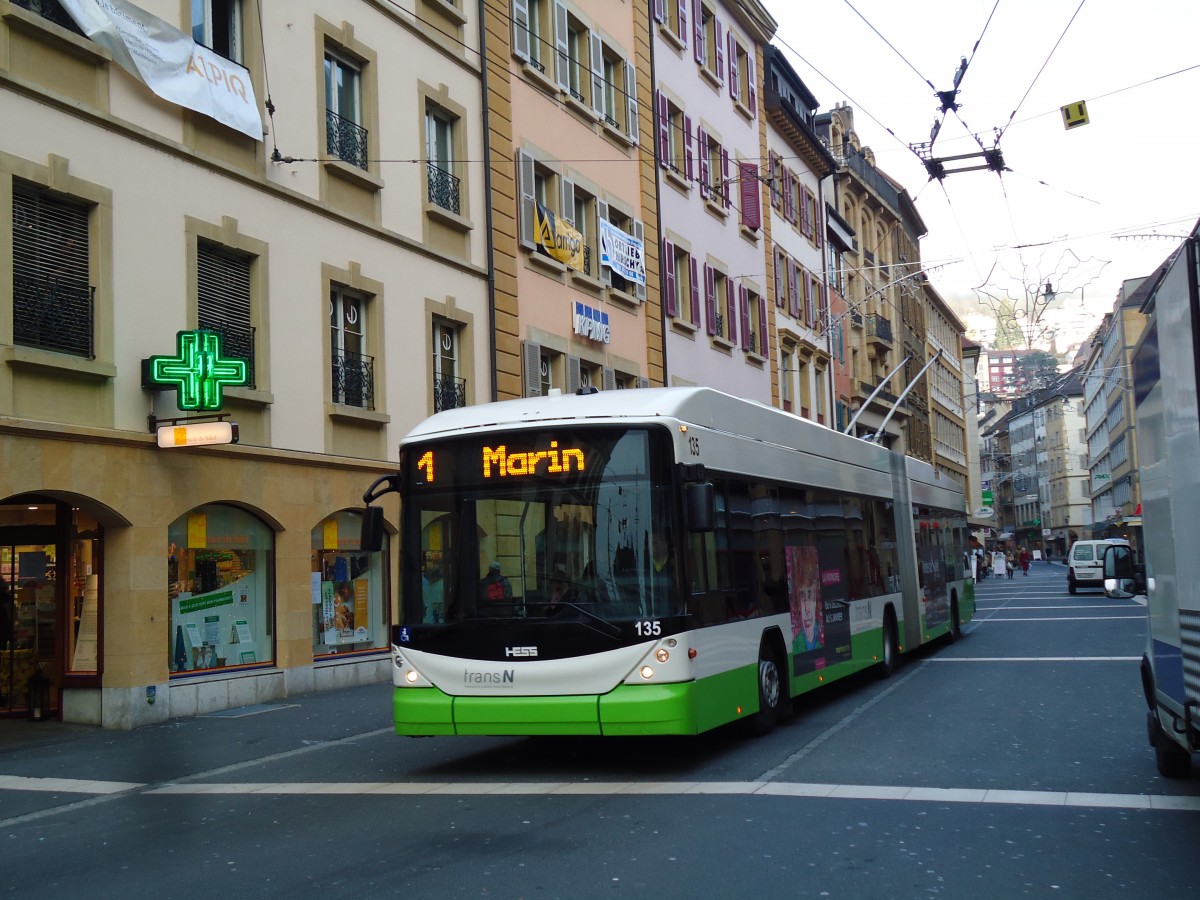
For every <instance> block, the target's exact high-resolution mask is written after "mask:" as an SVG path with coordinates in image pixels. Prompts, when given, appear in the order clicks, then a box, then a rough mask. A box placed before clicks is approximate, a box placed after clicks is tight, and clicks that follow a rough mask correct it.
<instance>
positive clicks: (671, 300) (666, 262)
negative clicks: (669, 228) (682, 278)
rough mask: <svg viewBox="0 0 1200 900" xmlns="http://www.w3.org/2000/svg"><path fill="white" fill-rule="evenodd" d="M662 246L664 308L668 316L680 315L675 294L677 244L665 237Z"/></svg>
mask: <svg viewBox="0 0 1200 900" xmlns="http://www.w3.org/2000/svg"><path fill="white" fill-rule="evenodd" d="M662 247H663V251H662V254H663V255H662V271H663V286H662V300H663V308H664V310H665V311H666V314H667V315H668V316H672V317H674V316H677V315H679V304H678V303H677V302H676V296H675V245H674V244H672V243H671V242H670V241H668V240H666V239H665V238H664V239H663V242H662Z"/></svg>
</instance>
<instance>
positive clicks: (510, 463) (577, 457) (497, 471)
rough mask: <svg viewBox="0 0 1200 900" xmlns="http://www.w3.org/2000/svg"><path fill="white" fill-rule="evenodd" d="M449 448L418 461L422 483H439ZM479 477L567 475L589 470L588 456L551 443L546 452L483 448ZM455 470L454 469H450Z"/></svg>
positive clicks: (504, 446) (499, 446)
mask: <svg viewBox="0 0 1200 900" xmlns="http://www.w3.org/2000/svg"><path fill="white" fill-rule="evenodd" d="M451 452H452V451H450V450H449V449H443V450H426V451H425V452H424V453H423V454H422V455H421V457H420V458H419V459H418V460H417V471H418V472H419V473H421V475H422V476H423V478H422V479H421V482H420V483H421V484H424V485H433V484H437V483H438V480H437V479H438V473H439V472H441V471H445V467H446V466H447V465H449V463H448V461H447V459H446V457H448V456H449V455H450V454H451ZM478 453H479V467H478V469H477V472H478V476H479V477H480V478H481V479H482V480H483V481H492V480H493V479H497V478H528V477H531V476H541V475H565V474H571V473H579V472H583V471H585V470H586V469H587V454H586V452H585V451H584V450H583V448H581V447H559V445H558V441H551V442H550V446H549V448H548V449H545V450H513V449H510V448H509V446H508V445H507V444H496V445H494V446H492V445H484V446H483V447H482V448H480V449H479V451H478ZM451 470H452V467H451Z"/></svg>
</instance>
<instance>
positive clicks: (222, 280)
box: [60, 238, 255, 387]
mask: <svg viewBox="0 0 1200 900" xmlns="http://www.w3.org/2000/svg"><path fill="white" fill-rule="evenodd" d="M60 240H61V238H60ZM196 324H197V326H199V327H200V328H204V329H207V330H209V331H216V332H218V333H219V334H220V335H221V338H222V344H223V347H222V350H223V352H224V354H225V355H226V356H233V357H237V358H238V359H244V360H246V369H247V377H248V381H247V387H254V386H255V378H254V349H255V348H254V323H253V321H252V319H251V310H250V260H249V259H248V258H246V257H244V256H241V255H237V254H233V253H229V252H226V251H222V250H221V249H219V248H217V247H210V246H207V245H205V244H200V245H199V246H198V247H197V252H196Z"/></svg>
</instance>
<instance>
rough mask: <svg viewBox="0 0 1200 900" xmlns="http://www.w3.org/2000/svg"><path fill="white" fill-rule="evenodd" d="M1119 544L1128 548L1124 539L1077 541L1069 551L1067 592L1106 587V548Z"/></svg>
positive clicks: (1127, 542)
mask: <svg viewBox="0 0 1200 900" xmlns="http://www.w3.org/2000/svg"><path fill="white" fill-rule="evenodd" d="M1114 544H1119V545H1123V546H1126V547H1128V546H1129V541H1127V540H1125V539H1124V538H1106V539H1105V540H1101V541H1076V542H1075V543H1073V544H1072V545H1071V549H1070V550H1068V551H1067V591H1068V592H1069V593H1072V594H1074V593H1075V592H1076V590H1077V589H1078V588H1081V587H1089V588H1103V587H1104V548H1105V547H1111V546H1112V545H1114Z"/></svg>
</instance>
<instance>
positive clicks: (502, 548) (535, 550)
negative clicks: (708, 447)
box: [401, 426, 684, 624]
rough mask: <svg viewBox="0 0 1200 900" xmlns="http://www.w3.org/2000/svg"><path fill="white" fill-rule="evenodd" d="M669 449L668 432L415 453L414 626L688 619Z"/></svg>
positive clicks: (572, 434)
mask: <svg viewBox="0 0 1200 900" xmlns="http://www.w3.org/2000/svg"><path fill="white" fill-rule="evenodd" d="M669 453H670V444H669V442H668V439H667V434H666V432H665V431H663V430H662V429H661V428H659V429H653V430H652V429H649V428H613V427H591V428H589V427H576V426H572V427H556V428H547V429H543V430H525V431H520V430H514V431H508V432H503V433H489V434H488V435H486V436H484V437H482V438H480V437H471V438H458V439H447V440H445V441H439V442H426V443H414V444H412V445H409V446H407V447H406V448H405V450H404V454H403V458H402V462H401V465H402V467H403V468H404V469H405V484H406V486H407V492H406V497H405V502H404V513H403V523H404V524H403V528H404V535H403V537H402V540H403V543H404V547H405V559H406V560H411V559H417V560H419V561H420V565H419V566H406V571H405V573H404V575H403V577H402V584H403V590H402V598H403V600H402V602H403V621H404V624H416V623H425V624H436V623H441V622H446V623H453V622H456V621H461V620H466V619H479V618H486V619H522V620H533V619H537V620H544V621H549V620H555V621H570V620H579V619H581V618H582V619H585V620H587V619H591V620H594V619H602V620H604V621H606V622H611V621H612V620H614V619H629V618H641V617H646V616H653V617H663V616H669V615H674V614H680V613H682V612H683V611H684V609H683V597H682V596H681V594H680V592H679V590H678V589H677V585H678V584H679V583H680V582H679V579H678V577H677V565H678V562H679V560H678V554H677V553H675V552H674V551H675V550H676V547H675V546H674V545H675V541H674V540H673V535H675V534H677V533H678V531H677V529H675V528H674V527H673V526H674V524H675V517H676V513H675V505H674V504H673V503H672V502H671V500H670V497H671V491H670V485H671V484H672V483H673V479H672V478H671V466H670V459H669ZM418 569H419V572H418V571H417V570H418Z"/></svg>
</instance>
